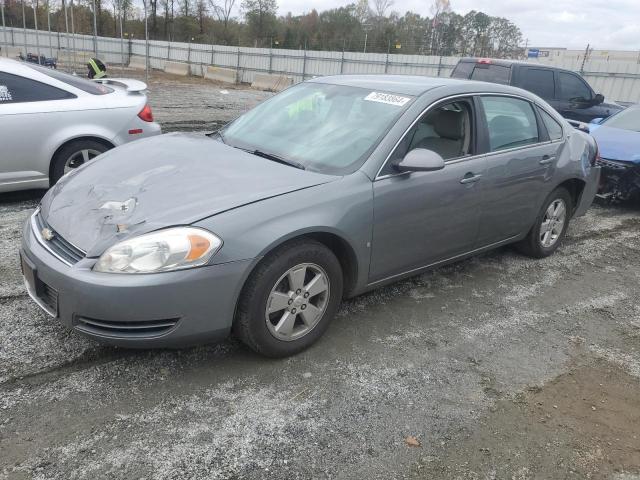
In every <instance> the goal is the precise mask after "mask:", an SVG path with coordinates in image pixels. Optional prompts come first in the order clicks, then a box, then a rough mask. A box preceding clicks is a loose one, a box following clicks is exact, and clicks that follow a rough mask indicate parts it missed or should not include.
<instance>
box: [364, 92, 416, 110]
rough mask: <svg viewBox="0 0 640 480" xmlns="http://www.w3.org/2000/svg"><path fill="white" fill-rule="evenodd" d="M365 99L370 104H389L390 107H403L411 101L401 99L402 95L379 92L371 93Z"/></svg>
mask: <svg viewBox="0 0 640 480" xmlns="http://www.w3.org/2000/svg"><path fill="white" fill-rule="evenodd" d="M364 99H365V100H368V101H370V102H380V103H388V104H389V105H396V106H398V107H402V106H403V105H405V104H406V103H407V102H408V101H409V100H411V99H410V98H408V97H401V96H400V95H392V94H390V93H379V92H371V93H370V94H369V95H367V96H366V97H364Z"/></svg>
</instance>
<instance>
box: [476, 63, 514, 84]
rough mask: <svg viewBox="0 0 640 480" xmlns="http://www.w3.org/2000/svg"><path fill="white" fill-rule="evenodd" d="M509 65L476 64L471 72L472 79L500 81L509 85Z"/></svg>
mask: <svg viewBox="0 0 640 480" xmlns="http://www.w3.org/2000/svg"><path fill="white" fill-rule="evenodd" d="M510 70H511V67H505V66H503V65H492V64H480V63H479V64H476V66H475V68H474V69H473V73H472V74H471V79H472V80H481V81H483V82H491V83H502V84H504V85H509V73H510Z"/></svg>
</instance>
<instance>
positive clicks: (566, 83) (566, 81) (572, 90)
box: [558, 72, 591, 101]
mask: <svg viewBox="0 0 640 480" xmlns="http://www.w3.org/2000/svg"><path fill="white" fill-rule="evenodd" d="M558 78H559V79H560V90H562V99H563V100H583V101H584V100H590V99H591V90H590V89H589V87H587V85H586V83H584V81H583V80H582V79H581V78H580V77H578V76H577V75H573V74H571V73H564V72H560V73H559V76H558Z"/></svg>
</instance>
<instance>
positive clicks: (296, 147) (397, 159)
mask: <svg viewBox="0 0 640 480" xmlns="http://www.w3.org/2000/svg"><path fill="white" fill-rule="evenodd" d="M597 157H598V150H597V146H596V144H595V141H594V140H593V138H591V137H589V136H588V135H585V134H584V133H582V132H579V131H577V130H574V129H573V128H571V127H570V126H569V124H568V123H567V122H566V121H565V120H564V119H563V118H562V117H560V115H559V114H558V113H557V112H555V111H554V110H553V109H552V108H551V107H550V106H549V105H548V104H547V103H546V102H544V101H543V100H541V99H540V98H538V97H536V96H535V95H533V94H531V93H528V92H525V91H524V90H519V89H515V88H512V87H508V86H503V85H497V84H489V83H482V82H474V81H459V80H452V79H442V78H425V77H403V76H393V75H388V76H348V75H345V76H336V77H327V78H317V79H313V80H310V81H307V82H304V83H301V84H299V85H296V86H294V87H291V88H289V89H287V90H285V91H284V92H282V93H280V94H279V95H276V96H274V97H272V98H271V99H269V100H268V101H266V102H264V103H263V104H261V105H259V106H258V107H256V108H254V109H253V110H251V111H249V112H248V113H246V114H244V115H242V116H241V117H239V118H238V119H237V120H235V121H234V122H232V123H231V124H229V125H227V126H226V127H224V128H223V129H222V130H221V131H219V132H217V133H216V134H213V135H211V136H210V137H206V136H199V135H193V134H168V135H162V136H160V137H156V138H151V139H147V140H143V141H141V142H134V143H132V144H129V145H125V146H123V147H119V148H117V149H115V150H113V151H111V152H108V153H106V154H104V155H103V156H101V157H100V158H99V159H98V160H96V161H94V162H91V163H90V164H88V165H87V166H85V167H82V168H80V169H78V170H76V171H75V172H72V173H70V174H69V175H67V176H65V177H64V178H63V179H62V181H61V182H60V183H59V184H58V185H56V186H55V187H54V188H52V189H51V190H49V192H48V193H47V194H46V195H45V197H44V198H43V199H42V204H41V206H40V208H39V209H38V210H37V211H36V212H35V213H34V215H33V217H32V218H31V219H30V221H29V222H28V223H27V224H26V225H25V229H24V236H23V242H22V253H21V254H22V269H23V274H24V277H25V281H26V285H27V289H28V291H29V293H30V294H31V295H32V297H33V298H34V300H35V301H36V302H37V303H38V304H39V305H40V306H41V307H42V308H43V309H45V311H47V312H48V313H49V314H50V315H51V316H52V317H54V318H57V319H59V320H60V321H61V322H62V323H63V324H65V325H67V326H69V327H70V328H73V329H75V330H76V331H78V332H81V333H83V334H85V335H89V336H91V337H93V338H96V339H98V340H101V341H104V342H108V343H112V344H117V345H123V346H130V347H152V346H176V345H181V344H189V343H199V342H205V341H211V340H213V339H215V338H219V337H221V336H224V335H227V334H228V333H229V332H230V331H231V330H233V331H234V332H235V334H236V335H237V336H238V337H240V338H241V339H242V340H243V341H244V342H245V343H246V344H247V345H249V346H250V347H251V348H253V349H255V350H256V351H258V352H261V353H263V354H265V355H269V356H284V355H291V354H294V353H296V352H299V351H301V350H302V349H304V348H306V347H308V346H309V345H311V344H312V343H313V342H315V341H316V340H318V339H319V338H320V336H321V335H322V333H323V332H324V331H325V330H326V328H327V327H328V325H329V322H330V320H331V318H332V317H333V316H334V314H335V313H336V311H337V309H338V307H339V304H340V302H341V300H342V299H343V298H347V297H352V296H354V295H358V294H361V293H363V292H365V291H367V290H371V289H373V288H376V287H378V286H380V285H384V284H387V283H390V282H393V281H396V280H398V279H401V278H405V277H408V276H411V275H416V274H418V273H421V272H424V271H425V270H427V269H429V268H433V267H436V266H438V265H442V264H445V263H448V262H454V261H459V260H461V259H463V258H466V257H469V256H471V255H474V254H477V253H479V252H484V251H487V250H490V249H492V248H496V247H498V246H501V245H506V244H510V243H513V244H515V245H517V247H518V249H519V250H520V251H521V252H523V253H524V254H526V255H530V256H532V257H546V256H548V255H551V254H552V253H553V252H554V251H555V250H556V249H557V248H558V247H559V246H560V244H561V242H562V238H563V236H564V234H565V232H566V231H567V228H568V225H569V221H570V219H571V218H572V217H574V216H577V215H582V214H584V212H585V211H586V209H587V208H588V207H589V205H590V204H591V202H592V200H593V198H594V195H595V191H596V187H597V185H598V178H599V173H600V168H599V167H597V166H596V160H597ZM132 159H135V160H136V161H131V160H132ZM363 327H365V326H364V325H363Z"/></svg>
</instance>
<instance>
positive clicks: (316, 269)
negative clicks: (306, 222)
mask: <svg viewBox="0 0 640 480" xmlns="http://www.w3.org/2000/svg"><path fill="white" fill-rule="evenodd" d="M342 288H343V280H342V270H341V268H340V262H339V261H338V259H337V258H336V256H335V255H334V254H333V252H331V250H329V249H328V248H327V247H325V246H324V245H322V244H321V243H318V242H315V241H312V240H304V241H296V242H292V243H288V244H286V245H283V246H282V247H280V248H279V249H277V250H276V251H274V252H272V253H270V254H269V255H267V256H266V257H265V259H264V260H263V261H262V263H261V264H260V265H259V266H258V267H257V268H256V270H255V271H254V272H253V273H252V275H251V277H250V278H249V280H248V281H247V284H246V285H245V287H244V289H243V291H242V294H241V295H240V299H239V301H238V309H237V314H236V319H235V322H234V326H233V330H234V333H235V334H236V335H237V336H238V337H239V338H240V339H241V340H242V341H243V342H244V343H245V344H246V345H248V346H249V347H250V348H252V349H253V350H255V351H256V352H258V353H261V354H263V355H266V356H269V357H286V356H289V355H293V354H295V353H298V352H300V351H302V350H304V349H305V348H307V347H309V346H310V345H312V344H313V343H314V342H315V341H316V340H318V338H320V336H322V334H323V333H324V331H325V330H326V329H327V327H328V326H329V323H330V321H331V319H332V318H333V316H334V315H335V313H336V311H337V310H338V307H339V305H340V301H341V299H342Z"/></svg>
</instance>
